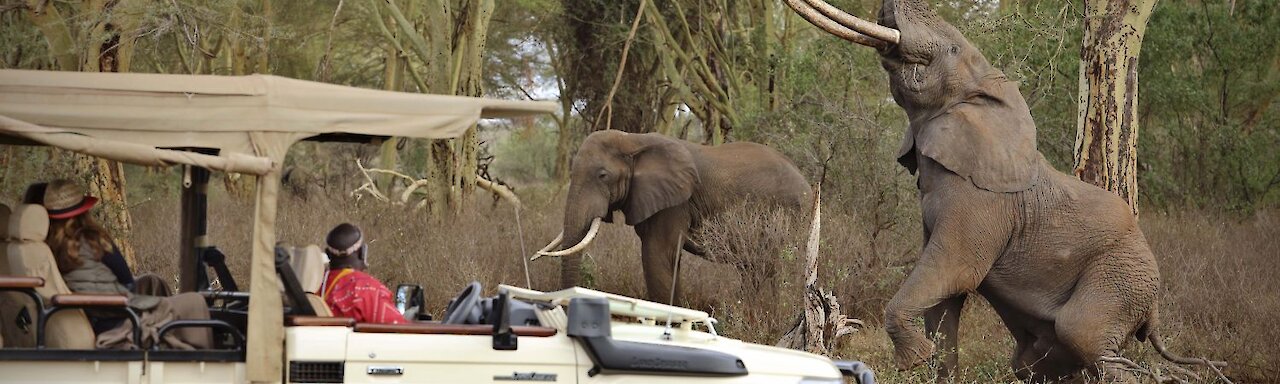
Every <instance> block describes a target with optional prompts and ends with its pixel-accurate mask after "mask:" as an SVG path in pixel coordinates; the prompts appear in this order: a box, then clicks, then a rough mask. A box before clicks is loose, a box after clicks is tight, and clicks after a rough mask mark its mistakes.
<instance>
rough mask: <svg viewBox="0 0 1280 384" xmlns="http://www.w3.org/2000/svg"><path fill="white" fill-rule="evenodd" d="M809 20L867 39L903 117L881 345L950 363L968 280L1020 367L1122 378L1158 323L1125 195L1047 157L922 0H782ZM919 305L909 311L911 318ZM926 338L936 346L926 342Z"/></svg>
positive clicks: (901, 359) (913, 358)
mask: <svg viewBox="0 0 1280 384" xmlns="http://www.w3.org/2000/svg"><path fill="white" fill-rule="evenodd" d="M784 1H785V2H786V3H787V5H788V6H789V7H790V8H792V10H794V11H796V12H797V13H798V14H800V15H801V16H802V17H803V18H805V19H806V20H808V21H809V22H810V23H812V24H814V25H815V26H817V27H819V28H820V29H823V30H825V31H826V32H829V33H831V34H833V35H836V36H839V37H842V38H845V39H846V40H849V41H851V42H855V43H859V44H862V45H867V46H871V47H873V48H875V49H876V51H877V53H878V54H879V56H880V59H881V60H880V61H881V66H882V67H883V69H884V71H885V72H886V73H887V74H888V77H889V90H890V92H891V94H892V96H893V100H894V101H895V102H896V103H897V104H898V106H899V107H901V108H902V109H903V110H904V111H905V112H906V115H907V117H908V119H909V124H908V127H907V129H906V133H905V135H904V137H903V141H902V145H901V147H900V150H899V151H898V158H897V161H898V163H900V164H901V165H902V166H903V167H905V168H906V169H907V170H908V171H909V172H910V173H911V174H913V175H915V177H916V187H917V189H918V192H919V196H920V205H921V211H922V218H921V219H922V222H923V227H924V239H923V240H924V242H923V246H922V248H921V251H920V254H919V258H918V259H917V261H916V262H915V265H914V267H913V269H912V271H911V272H910V274H909V275H908V276H907V278H906V280H905V281H904V282H903V283H902V285H901V287H900V288H899V289H898V291H897V292H896V293H895V294H894V295H893V298H892V299H891V300H890V301H889V303H888V304H887V305H886V307H885V311H884V312H885V313H884V321H885V323H884V324H885V329H886V331H887V333H888V334H889V336H890V339H891V340H892V342H893V346H894V353H893V355H894V361H895V364H896V365H897V368H898V369H900V370H909V369H912V368H915V367H917V366H920V365H922V364H924V363H925V362H926V361H928V360H929V359H930V358H934V359H937V360H935V361H937V363H938V364H937V366H938V369H939V372H938V373H939V377H940V378H946V377H948V376H949V375H950V374H951V373H952V372H953V370H954V369H955V367H956V364H957V356H956V345H957V341H958V340H957V337H958V335H957V333H958V327H959V321H960V313H961V309H962V308H963V306H964V303H965V299H966V297H967V296H968V295H969V294H973V293H976V294H979V295H981V296H982V297H983V298H985V299H986V300H987V301H988V302H989V303H990V304H991V306H992V308H993V309H994V310H995V311H996V312H997V314H998V315H999V317H1000V319H1001V320H1002V322H1003V323H1004V325H1005V327H1006V328H1007V329H1008V330H1009V332H1010V333H1011V334H1012V336H1013V339H1014V341H1015V344H1016V345H1015V350H1014V352H1013V356H1012V362H1011V365H1012V368H1013V370H1014V373H1015V375H1016V376H1017V377H1018V378H1019V379H1021V380H1023V381H1027V382H1058V381H1077V380H1083V381H1095V380H1101V381H1106V382H1129V381H1132V380H1134V379H1135V378H1134V377H1133V376H1132V375H1131V374H1130V373H1127V372H1125V370H1126V369H1128V368H1131V367H1136V366H1137V365H1132V366H1130V365H1128V364H1130V363H1132V362H1131V361H1128V360H1126V359H1125V358H1124V357H1122V356H1121V355H1120V352H1121V350H1122V349H1123V348H1124V347H1125V345H1126V344H1127V343H1128V341H1129V340H1130V339H1137V340H1138V341H1145V340H1149V341H1150V342H1151V344H1152V345H1153V347H1154V348H1155V349H1156V350H1157V351H1158V352H1159V353H1160V354H1161V355H1162V356H1163V357H1165V358H1166V359H1169V360H1171V361H1174V362H1176V363H1182V364H1187V363H1192V362H1201V363H1205V364H1210V363H1211V364H1214V365H1220V366H1225V363H1223V362H1207V361H1203V360H1190V359H1184V358H1181V357H1178V356H1174V355H1172V354H1171V353H1169V352H1168V351H1167V350H1166V349H1165V348H1164V345H1163V342H1162V341H1161V340H1160V338H1159V335H1158V334H1157V328H1158V325H1159V322H1158V316H1157V303H1158V300H1159V284H1160V273H1159V270H1158V268H1157V265H1156V259H1155V257H1154V255H1153V254H1152V252H1151V249H1150V247H1149V246H1148V244H1147V241H1146V239H1145V237H1144V235H1143V233H1142V231H1141V229H1139V227H1138V221H1137V218H1136V217H1135V216H1134V215H1133V214H1132V213H1131V210H1130V208H1129V206H1128V204H1127V203H1126V202H1125V201H1124V200H1122V199H1121V198H1120V197H1119V196H1117V195H1116V194H1113V193H1111V192H1108V191H1106V190H1104V189H1102V188H1099V187H1097V186H1094V185H1092V184H1089V183H1085V182H1083V181H1080V180H1079V179H1077V178H1075V177H1073V176H1070V175H1067V174H1064V173H1062V172H1059V171H1057V170H1056V169H1054V168H1053V167H1052V166H1051V165H1050V164H1049V163H1048V162H1047V161H1046V160H1045V158H1044V156H1043V155H1042V154H1041V153H1040V152H1039V150H1038V149H1037V147H1036V126H1035V123H1034V121H1033V120H1032V117H1031V112H1030V109H1029V108H1028V107H1027V103H1026V101H1025V100H1024V99H1023V96H1022V94H1021V93H1020V92H1019V90H1018V88H1017V84H1015V83H1014V82H1013V81H1010V80H1009V79H1007V78H1006V77H1005V75H1004V74H1003V73H1002V72H1001V71H1000V70H998V69H996V68H994V67H993V66H992V65H991V64H990V63H989V62H988V61H987V59H986V58H985V57H984V56H983V55H982V53H981V52H979V51H978V49H977V48H975V47H974V46H973V45H972V44H971V43H970V42H969V41H968V40H966V39H965V37H964V36H963V35H961V33H960V32H959V31H958V30H957V29H956V28H955V27H953V26H952V25H951V24H948V23H947V22H946V21H945V20H943V19H942V18H941V17H940V16H938V14H937V13H935V12H934V11H933V10H932V9H931V8H930V6H929V4H928V1H925V0H883V2H882V6H881V9H880V11H879V14H878V23H871V22H867V21H864V20H862V19H858V18H857V17H856V16H853V15H850V14H848V13H845V12H843V11H841V10H839V9H837V8H835V7H833V6H831V5H829V4H827V3H825V2H823V1H822V0H784ZM921 318H923V322H921V321H920V319H921ZM935 352H936V353H935Z"/></svg>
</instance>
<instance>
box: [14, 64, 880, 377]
mask: <svg viewBox="0 0 1280 384" xmlns="http://www.w3.org/2000/svg"><path fill="white" fill-rule="evenodd" d="M555 108H556V107H555V105H554V104H552V103H544V102H525V101H504V100H491V99H482V98H469V97H452V96H437V95H422V94H409V93H397V92H386V91H375V90H367V89H357V88H349V87H342V86H337V85H329V84H320V83H312V82H306V81H300V80H293V79H287V78H280V77H273V76H244V77H222V76H183V75H154V74H108V73H76V72H43V71H19V70H0V146H4V145H45V146H52V147H57V148H61V149H64V150H67V151H72V152H77V153H80V154H84V155H89V156H95V157H100V158H105V159H110V160H116V161H122V162H128V163H133V164H141V165H149V166H181V167H183V175H184V176H183V187H182V200H181V204H182V216H181V218H180V221H179V222H178V223H175V227H177V228H178V229H177V230H176V232H179V240H180V241H179V244H180V254H179V255H177V256H178V257H180V259H179V260H180V261H179V264H180V266H181V268H180V273H181V275H180V276H179V278H180V279H179V288H180V289H181V290H182V291H186V292H193V291H194V292H200V293H201V294H203V295H204V296H205V297H206V299H207V302H208V304H209V310H210V316H211V319H210V320H204V321H174V322H170V323H168V324H167V325H166V326H165V327H162V328H161V329H159V330H158V333H160V334H164V333H167V332H169V331H170V330H173V329H180V328H186V327H201V328H208V329H210V330H211V331H212V334H213V336H214V339H215V342H214V344H215V345H214V348H216V349H211V350H194V351H192V350H164V349H159V348H152V349H149V350H97V349H94V340H93V339H94V337H93V332H92V330H91V329H90V328H89V323H88V321H87V320H86V318H85V315H84V312H83V311H84V310H86V309H90V310H94V311H100V312H104V313H105V312H116V313H119V314H120V315H121V316H124V317H126V318H129V319H133V321H134V324H136V321H137V320H136V319H137V317H136V316H137V314H135V313H133V312H132V310H131V309H129V308H128V306H127V305H126V300H125V298H124V297H123V296H95V295H76V294H72V293H71V292H70V291H69V290H68V289H67V287H66V284H65V283H64V282H63V281H62V278H61V276H60V275H59V274H58V272H57V267H56V265H55V263H54V261H53V257H52V254H51V252H50V251H49V247H48V246H47V245H46V244H45V243H44V237H45V234H46V233H47V230H48V217H47V213H46V212H45V211H44V209H43V208H41V207H40V206H37V205H19V206H16V207H4V206H0V251H2V253H0V330H2V331H3V332H2V333H0V335H2V336H3V338H2V339H0V382H24V383H37V382H39V383H90V382H93V383H97V382H102V383H241V382H292V383H347V382H351V383H361V382H368V383H491V382H511V381H521V382H554V383H622V382H631V383H660V382H667V383H677V382H679V383H686V382H693V383H845V382H850V381H854V382H859V383H862V384H870V383H871V382H873V378H872V374H871V371H870V370H869V369H867V368H866V367H864V366H863V365H862V364H861V363H858V362H833V361H831V360H829V359H827V358H825V357H822V356H818V355H813V354H808V353H804V352H798V351H792V350H785V349H779V348H774V347H768V346H762V345H757V344H751V343H745V342H741V341H737V340H733V339H729V338H725V337H721V336H718V335H717V334H716V332H715V321H714V319H712V318H711V317H709V316H708V315H707V314H706V313H704V312H701V311H695V310H690V309H686V308H679V307H673V306H668V305H663V304H658V303H653V302H647V301H643V300H637V299H633V298H628V297H623V296H617V295H611V294H607V293H603V292H598V291H593V290H589V289H583V288H573V289H566V290H562V291H556V292H549V293H543V292H538V291H533V290H528V289H522V288H517V287H510V286H505V285H504V286H500V287H498V289H497V292H498V295H497V296H494V297H481V292H482V291H483V289H482V287H481V286H480V284H479V283H472V284H470V285H469V286H467V287H465V289H463V290H462V293H461V294H460V295H458V297H457V298H456V299H454V300H453V301H452V302H450V304H449V306H448V309H447V310H446V311H445V314H444V316H443V318H442V319H439V321H430V320H425V319H419V316H417V315H415V313H416V312H415V311H414V307H418V308H421V305H422V302H421V301H422V294H421V291H420V289H419V288H418V287H417V286H412V285H404V286H400V287H398V288H397V289H396V296H397V302H398V303H399V304H400V305H401V309H402V310H404V311H405V313H406V314H407V317H411V318H413V319H414V320H417V321H414V322H412V323H410V324H405V325H378V324H358V323H355V322H354V321H353V320H352V319H349V318H337V317H331V316H329V313H328V309H327V308H326V307H325V306H324V304H323V303H322V302H319V301H318V297H316V296H315V295H314V294H312V293H310V292H314V291H315V289H316V287H318V285H319V280H320V279H321V277H320V274H321V273H322V270H323V263H324V259H323V255H322V254H321V253H320V252H319V251H318V248H317V247H314V246H309V247H297V248H294V247H287V246H282V245H277V244H276V241H275V232H274V231H275V223H276V219H277V218H276V197H277V192H278V191H279V187H280V184H279V182H280V175H281V167H282V164H283V162H284V157H285V153H286V152H287V150H288V149H289V147H290V146H291V145H293V144H294V143H297V142H299V141H303V140H308V141H342V142H377V141H381V140H384V139H386V138H388V137H392V136H401V137H419V138H433V139H441V138H450V137H457V136H459V135H461V134H462V133H463V132H465V131H466V130H467V129H468V128H470V127H472V126H473V125H474V124H475V123H476V121H477V120H479V119H480V118H502V117H512V116H520V115H529V114H537V113H549V112H551V111H553V110H554V109H555ZM211 171H219V172H229V173H239V174H247V175H253V176H256V177H257V179H256V180H257V189H256V200H257V201H256V204H257V205H256V209H255V220H254V226H253V229H252V230H253V238H252V241H253V246H252V254H250V255H230V256H224V255H223V253H222V252H220V251H218V249H217V247H216V245H214V244H210V242H209V240H208V238H207V237H206V227H207V225H206V220H205V213H206V209H207V199H206V191H207V187H208V181H209V175H210V172H211ZM226 257H248V258H250V259H251V262H250V265H251V269H250V271H249V275H248V276H250V278H249V281H248V289H247V290H246V291H242V290H240V289H239V288H238V285H237V284H236V281H235V279H234V277H233V276H232V274H231V273H230V271H229V270H228V268H227V265H226V263H225V262H224V260H225V258H226ZM210 270H212V271H213V272H214V274H215V275H216V277H217V279H218V281H219V283H220V284H218V285H219V287H220V289H218V290H212V289H211V288H210V286H211V285H210V283H209V282H210V281H211V280H212V279H211V278H210V276H209V271H210ZM135 326H136V325H135ZM140 333H141V332H135V335H136V334H140Z"/></svg>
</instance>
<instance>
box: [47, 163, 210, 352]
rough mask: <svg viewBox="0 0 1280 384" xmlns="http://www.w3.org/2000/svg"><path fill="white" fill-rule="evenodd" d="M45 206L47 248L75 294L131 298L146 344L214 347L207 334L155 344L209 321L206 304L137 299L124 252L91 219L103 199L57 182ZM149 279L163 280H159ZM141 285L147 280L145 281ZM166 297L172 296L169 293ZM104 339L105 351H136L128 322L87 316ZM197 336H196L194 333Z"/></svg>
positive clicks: (191, 298)
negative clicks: (180, 325) (177, 324)
mask: <svg viewBox="0 0 1280 384" xmlns="http://www.w3.org/2000/svg"><path fill="white" fill-rule="evenodd" d="M42 203H43V205H44V207H45V209H46V210H47V211H48V212H49V234H48V237H47V238H46V239H45V242H46V243H48V244H49V248H50V249H51V250H52V251H53V257H54V261H55V262H56V263H57V264H58V272H59V273H61V274H62V279H63V280H64V281H66V283H67V287H68V288H70V289H71V291H72V292H74V293H96V294H120V295H126V296H129V307H131V308H133V309H134V310H135V312H138V314H139V317H140V320H141V323H142V324H141V326H142V328H143V334H144V335H143V340H144V343H146V344H152V343H155V342H163V343H165V344H167V345H169V346H171V347H175V348H181V349H193V348H201V347H208V346H209V345H210V344H211V343H210V338H211V335H210V334H209V330H207V329H179V330H176V331H174V332H173V333H174V334H172V335H167V336H166V337H165V339H164V340H155V336H156V335H155V330H156V329H157V328H159V326H160V325H163V324H164V323H166V322H169V321H172V320H178V319H184V320H198V319H208V318H209V310H208V308H207V307H206V306H205V303H204V298H203V297H201V296H200V295H199V294H197V293H185V294H181V295H175V296H172V297H157V296H152V295H138V294H133V292H131V291H130V289H131V288H132V287H133V285H134V278H133V273H132V272H131V271H130V270H129V264H128V263H126V262H125V259H124V256H123V255H121V254H120V249H119V248H117V247H116V245H115V243H114V242H113V241H111V237H110V236H109V235H108V234H107V231H106V230H105V229H103V228H102V226H101V225H98V223H97V222H96V221H94V220H93V218H92V216H91V215H87V214H86V213H88V212H89V210H90V209H92V208H93V207H94V206H95V205H97V203H98V199H97V198H96V197H93V196H89V195H87V194H85V193H84V190H83V189H81V187H80V186H79V185H77V184H76V183H74V182H71V181H69V180H54V181H51V182H49V184H48V185H47V186H46V187H45V191H44V199H43V202H42ZM144 278H149V279H154V280H160V281H161V282H163V280H161V279H159V278H158V277H155V276H151V275H148V276H144ZM140 280H141V279H140ZM165 293H166V294H167V293H168V292H165ZM85 315H87V316H88V317H89V320H90V322H91V323H92V324H93V331H94V333H95V334H97V335H98V337H97V344H98V347H99V348H112V349H130V348H140V347H145V346H135V345H133V343H132V341H131V340H132V338H131V337H130V335H131V334H132V332H133V328H132V327H131V326H130V324H127V322H126V321H125V319H123V318H121V317H119V316H118V315H116V314H112V313H110V312H96V311H85ZM188 331H191V332H188Z"/></svg>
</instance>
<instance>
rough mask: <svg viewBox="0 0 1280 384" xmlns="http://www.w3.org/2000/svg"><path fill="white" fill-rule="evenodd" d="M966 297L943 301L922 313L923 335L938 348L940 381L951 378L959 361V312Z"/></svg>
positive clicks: (962, 295)
mask: <svg viewBox="0 0 1280 384" xmlns="http://www.w3.org/2000/svg"><path fill="white" fill-rule="evenodd" d="M967 297H968V295H967V294H960V295H958V296H955V297H952V298H949V299H946V300H943V301H942V302H941V303H938V305H935V306H933V308H929V310H927V311H925V313H924V329H925V333H926V334H927V335H928V337H929V340H932V341H933V343H934V345H937V346H938V355H937V356H936V360H937V363H938V364H937V367H938V378H939V379H940V380H945V379H947V378H950V377H951V373H952V372H954V371H955V369H956V364H957V361H958V360H959V349H957V345H958V344H959V342H960V340H959V337H960V312H961V311H962V310H964V301H965V298H967Z"/></svg>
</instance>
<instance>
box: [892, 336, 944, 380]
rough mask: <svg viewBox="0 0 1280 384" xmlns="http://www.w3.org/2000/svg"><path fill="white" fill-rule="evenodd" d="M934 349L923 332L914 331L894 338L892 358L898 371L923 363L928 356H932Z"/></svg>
mask: <svg viewBox="0 0 1280 384" xmlns="http://www.w3.org/2000/svg"><path fill="white" fill-rule="evenodd" d="M934 350H935V347H934V345H933V342H931V341H929V339H928V338H925V337H924V335H923V334H920V333H919V332H915V333H912V334H909V335H906V336H905V337H902V338H900V339H899V338H895V339H894V342H893V360H894V362H895V363H897V366H898V370H899V371H907V370H911V369H913V368H915V367H919V366H921V365H924V363H925V362H926V361H928V360H929V357H930V356H933V353H934Z"/></svg>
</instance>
